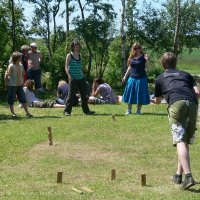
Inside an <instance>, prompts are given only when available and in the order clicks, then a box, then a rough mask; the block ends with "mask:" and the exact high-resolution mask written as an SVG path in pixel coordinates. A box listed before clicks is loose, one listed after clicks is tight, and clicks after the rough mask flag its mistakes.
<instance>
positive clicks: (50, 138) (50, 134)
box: [48, 126, 53, 145]
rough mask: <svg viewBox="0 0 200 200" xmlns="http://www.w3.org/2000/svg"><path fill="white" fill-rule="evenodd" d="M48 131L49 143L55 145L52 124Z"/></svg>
mask: <svg viewBox="0 0 200 200" xmlns="http://www.w3.org/2000/svg"><path fill="white" fill-rule="evenodd" d="M48 132H49V133H48V138H49V145H53V140H52V132H51V126H48Z"/></svg>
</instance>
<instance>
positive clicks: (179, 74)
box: [155, 69, 198, 105]
mask: <svg viewBox="0 0 200 200" xmlns="http://www.w3.org/2000/svg"><path fill="white" fill-rule="evenodd" d="M194 86H196V82H195V80H194V79H193V77H192V76H191V75H190V74H188V73H187V72H184V71H180V70H177V69H169V70H167V71H165V72H164V73H162V74H161V75H159V76H158V77H157V79H156V83H155V97H161V96H163V95H164V97H165V100H166V101H167V103H168V104H169V105H171V104H172V103H174V102H176V101H179V100H190V101H193V102H196V103H197V104H198V101H197V97H196V94H195V92H194V90H193V87H194Z"/></svg>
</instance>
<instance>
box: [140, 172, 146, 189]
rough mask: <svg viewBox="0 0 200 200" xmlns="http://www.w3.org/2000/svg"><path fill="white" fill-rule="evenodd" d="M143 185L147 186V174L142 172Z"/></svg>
mask: <svg viewBox="0 0 200 200" xmlns="http://www.w3.org/2000/svg"><path fill="white" fill-rule="evenodd" d="M141 186H146V174H141Z"/></svg>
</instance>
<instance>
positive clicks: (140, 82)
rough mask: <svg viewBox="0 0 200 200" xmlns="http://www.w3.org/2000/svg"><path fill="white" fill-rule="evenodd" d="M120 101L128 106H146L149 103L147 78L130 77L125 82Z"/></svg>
mask: <svg viewBox="0 0 200 200" xmlns="http://www.w3.org/2000/svg"><path fill="white" fill-rule="evenodd" d="M122 101H123V102H125V103H128V104H140V105H147V104H149V103H150V96H149V91H148V83H147V77H142V78H135V77H130V78H129V79H128V81H127V84H126V87H125V90H124V94H123V96H122Z"/></svg>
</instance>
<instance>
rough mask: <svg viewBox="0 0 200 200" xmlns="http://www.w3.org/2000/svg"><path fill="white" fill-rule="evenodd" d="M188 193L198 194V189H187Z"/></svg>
mask: <svg viewBox="0 0 200 200" xmlns="http://www.w3.org/2000/svg"><path fill="white" fill-rule="evenodd" d="M188 191H190V192H193V193H200V189H189V190H188Z"/></svg>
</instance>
